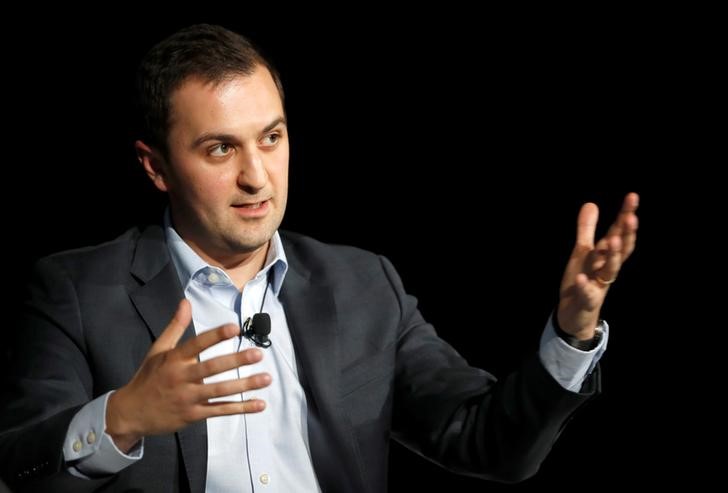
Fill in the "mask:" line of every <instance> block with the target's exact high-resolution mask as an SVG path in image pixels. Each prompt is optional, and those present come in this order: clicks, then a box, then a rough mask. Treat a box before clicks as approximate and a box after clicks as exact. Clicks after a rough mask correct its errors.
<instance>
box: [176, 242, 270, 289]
mask: <svg viewBox="0 0 728 493" xmlns="http://www.w3.org/2000/svg"><path fill="white" fill-rule="evenodd" d="M188 245H189V246H190V248H192V250H194V251H195V253H197V255H199V256H200V258H202V260H204V261H205V262H207V263H208V264H210V265H213V266H215V267H220V268H221V269H223V270H224V271H225V272H227V274H228V275H229V276H230V279H232V281H233V283H234V284H235V286H236V287H237V288H238V289H242V288H243V286H244V285H245V283H247V282H248V281H250V280H251V279H252V278H254V277H255V275H256V274H257V273H258V272H260V270H261V269H262V268H263V265H265V259H266V258H267V256H268V248H270V240H269V241H268V242H266V243H265V244H264V245H262V246H260V247H259V248H257V249H256V250H254V251H252V252H245V253H236V254H223V255H215V256H211V255H209V254H207V253H206V252H205V251H203V250H202V249H200V248H198V246H197V245H195V244H193V243H188Z"/></svg>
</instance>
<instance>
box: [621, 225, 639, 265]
mask: <svg viewBox="0 0 728 493" xmlns="http://www.w3.org/2000/svg"><path fill="white" fill-rule="evenodd" d="M624 223H625V227H624V228H623V231H622V262H624V261H625V260H626V259H627V257H629V256H630V255H631V254H632V252H633V251H634V247H635V243H636V242H637V228H638V225H639V220H638V219H637V216H636V215H634V214H632V215H631V216H628V217H627V218H626V219H625V221H624Z"/></svg>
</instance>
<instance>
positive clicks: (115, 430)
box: [104, 389, 143, 453]
mask: <svg viewBox="0 0 728 493" xmlns="http://www.w3.org/2000/svg"><path fill="white" fill-rule="evenodd" d="M123 404H124V397H123V391H122V390H121V389H120V390H118V391H116V392H114V393H112V394H111V395H110V396H109V400H108V402H107V404H106V430H104V431H105V432H106V434H107V435H109V436H110V437H111V439H112V440H113V441H114V445H116V447H117V448H118V449H119V450H121V451H122V452H124V453H127V452H128V451H129V450H131V449H132V448H133V447H134V445H136V444H137V443H138V442H139V441H140V440H141V439H142V437H143V435H142V434H141V433H138V432H136V431H134V428H133V426H131V425H130V423H129V421H128V419H125V417H124V416H125V413H124V412H123V411H122V409H123Z"/></svg>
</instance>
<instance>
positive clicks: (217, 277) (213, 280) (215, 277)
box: [207, 272, 220, 284]
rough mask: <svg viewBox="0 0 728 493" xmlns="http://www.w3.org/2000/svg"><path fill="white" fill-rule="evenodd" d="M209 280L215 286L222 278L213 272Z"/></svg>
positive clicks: (208, 277)
mask: <svg viewBox="0 0 728 493" xmlns="http://www.w3.org/2000/svg"><path fill="white" fill-rule="evenodd" d="M207 280H208V281H210V282H211V283H213V284H214V283H216V282H217V281H219V280H220V276H218V275H217V274H215V273H214V272H213V273H212V274H210V275H209V276H207Z"/></svg>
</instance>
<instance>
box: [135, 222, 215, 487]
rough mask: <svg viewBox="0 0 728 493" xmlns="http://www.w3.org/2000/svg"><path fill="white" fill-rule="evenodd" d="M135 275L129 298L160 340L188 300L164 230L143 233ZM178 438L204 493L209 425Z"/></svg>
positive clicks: (200, 423)
mask: <svg viewBox="0 0 728 493" xmlns="http://www.w3.org/2000/svg"><path fill="white" fill-rule="evenodd" d="M131 273H132V275H133V276H134V277H136V278H137V280H138V281H139V282H140V283H141V285H140V286H138V287H137V288H135V289H133V290H131V291H130V293H129V297H130V298H131V301H132V303H134V306H135V307H136V309H137V310H138V312H139V315H140V316H141V317H142V318H143V319H144V322H145V323H146V324H147V327H148V328H149V330H150V331H151V332H152V334H153V336H154V339H157V338H158V337H159V336H160V334H161V333H162V332H163V331H164V329H165V327H166V326H167V324H168V323H169V321H170V320H171V319H172V316H173V315H174V312H175V311H176V310H177V305H179V302H180V300H182V298H183V297H184V292H183V291H182V287H181V286H180V282H179V277H178V276H177V271H176V269H175V268H174V264H173V263H172V261H171V260H170V258H169V252H168V250H167V244H166V241H165V238H164V230H163V229H162V228H161V227H159V226H150V227H149V228H147V229H146V230H144V232H143V233H142V235H141V237H140V238H139V241H138V242H137V249H136V252H135V254H134V259H133V261H132V267H131ZM194 335H195V330H194V327H193V326H192V324H190V325H189V327H187V330H186V331H185V333H184V335H183V336H182V339H181V340H180V343H182V342H184V341H185V340H187V339H189V338H191V337H194ZM176 434H177V439H178V441H179V444H180V449H181V450H182V457H183V460H184V466H185V469H186V471H187V478H188V480H189V482H190V491H191V492H193V493H195V492H200V493H202V492H204V491H205V480H206V475H207V424H206V423H205V421H198V422H196V423H193V424H191V425H189V426H188V427H186V428H184V429H182V430H180V431H178V432H177V433H176Z"/></svg>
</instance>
